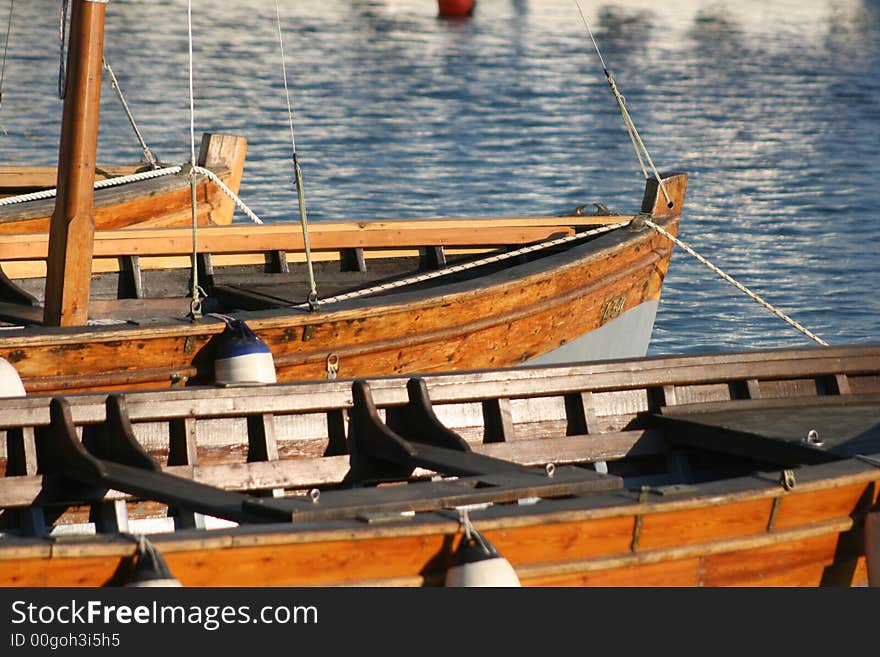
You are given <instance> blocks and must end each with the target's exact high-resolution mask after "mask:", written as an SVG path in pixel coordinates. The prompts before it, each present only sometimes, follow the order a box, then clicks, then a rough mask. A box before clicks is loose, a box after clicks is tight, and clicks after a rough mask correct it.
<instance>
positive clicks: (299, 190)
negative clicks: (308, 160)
mask: <svg viewBox="0 0 880 657" xmlns="http://www.w3.org/2000/svg"><path fill="white" fill-rule="evenodd" d="M275 22H276V24H277V26H278V47H279V50H280V51H281V76H282V78H283V79H284V95H285V98H286V99H287V120H288V124H289V126H290V146H291V149H292V159H293V173H294V179H295V183H296V198H297V203H298V204H299V219H300V223H301V224H302V233H303V246H304V247H305V254H306V269H307V271H308V276H309V296H308V299H309V301H308V303H309V308H311V310H312V311H316V310H318V308H319V305H318V288H317V285H316V283H315V272H314V267H313V266H312V248H311V245H310V244H309V220H308V216H307V214H306V197H305V191H304V190H303V180H302V170H301V169H300V166H299V156H298V155H297V150H296V134H295V132H294V128H293V109H292V107H291V103H290V87H289V86H288V84H287V64H286V62H285V57H284V37H283V35H282V29H281V12H280V10H279V9H278V0H275Z"/></svg>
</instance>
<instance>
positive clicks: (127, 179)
mask: <svg viewBox="0 0 880 657" xmlns="http://www.w3.org/2000/svg"><path fill="white" fill-rule="evenodd" d="M190 170H192V171H194V172H195V173H197V174H201V175H203V176H205V177H206V178H208V179H210V180H211V182H213V183H214V184H215V185H217V187H219V188H220V190H221V191H222V192H223V193H224V194H226V195H227V196H228V197H229V198H231V199H232V200H233V201H234V202H235V205H236V207H238V208H239V209H240V210H241V211H242V212H244V213H245V215H247V217H248V219H250V220H251V221H253V222H254V223H255V224H261V223H263V220H262V219H260V217H258V216H257V215H256V214H255V213H254V211H253V210H251V209H250V208H249V207H248V206H247V204H245V202H244V201H242V200H241V198H240V197H239V196H238V194H236V193H235V192H233V191H232V190H231V189H229V186H228V185H227V184H226V183H224V182H223V180H222V179H221V178H220V176H218V175H217V174H216V173H214V172H213V171H211V170H210V169H206V168H204V167H200V166H195V167H193V166H190V165H189V164H187V165H186V166H173V167H164V168H161V169H152V170H150V171H142V172H140V173H133V174H131V175H128V176H116V177H115V178H106V179H104V180H96V181H95V189H105V188H108V187H118V186H120V185H127V184H129V183H133V182H139V181H141V180H150V179H152V178H161V177H162V176H169V175H174V174H179V173H183V174H184V175H189V172H190ZM57 193H58V190H57V189H56V188H52V189H44V190H41V191H39V192H31V193H29V194H21V195H19V196H7V197H5V198H0V207H3V206H5V205H15V204H17V203H27V202H28V201H41V200H45V199H49V198H54V197H55V196H56V194H57Z"/></svg>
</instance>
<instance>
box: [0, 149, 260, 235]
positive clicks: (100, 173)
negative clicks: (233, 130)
mask: <svg viewBox="0 0 880 657" xmlns="http://www.w3.org/2000/svg"><path fill="white" fill-rule="evenodd" d="M246 152H247V140H246V139H245V138H244V137H237V136H234V135H204V136H203V137H202V144H201V149H200V153H199V159H198V162H197V163H198V165H199V166H201V167H204V168H206V169H209V170H211V171H212V172H213V173H214V174H215V175H216V176H217V177H218V178H220V180H221V181H223V183H224V184H225V185H226V186H227V187H229V189H231V190H232V191H233V192H235V193H238V191H239V187H240V185H241V178H242V174H243V172H244V161H245V155H246ZM165 168H167V167H165ZM148 170H149V167H145V166H144V165H115V166H106V167H97V168H96V171H95V180H99V181H110V180H112V179H114V178H115V179H120V178H123V177H128V176H132V175H136V174H139V173H143V172H144V171H148ZM57 180H58V170H57V168H56V167H34V166H29V167H20V166H0V201H3V199H6V203H7V204H0V234H10V233H48V230H49V221H50V218H51V216H52V212H53V210H54V209H55V198H54V197H49V198H38V199H34V200H27V201H25V202H22V203H10V199H11V198H15V197H19V196H22V195H30V194H32V193H34V192H42V191H45V190H51V189H52V188H54V187H55V185H56V183H57ZM196 195H197V199H198V204H197V208H198V222H199V224H201V225H211V224H216V225H226V224H229V223H231V222H232V217H233V214H234V212H235V202H234V201H233V200H232V199H231V198H230V197H229V196H227V195H226V194H225V193H224V192H223V191H222V190H221V189H220V188H219V187H218V186H217V185H216V184H215V183H213V182H212V181H210V180H208V179H207V178H206V177H205V176H200V177H199V180H198V185H197V189H196ZM93 217H94V220H95V226H96V227H97V228H100V229H112V228H122V227H125V226H138V227H141V228H146V227H158V226H187V225H190V224H191V223H192V199H191V190H190V180H189V177H188V176H180V175H165V176H161V177H157V178H149V179H146V180H133V181H131V182H127V183H125V184H121V185H114V186H110V187H106V188H103V189H99V190H97V191H96V192H95V198H94V212H93Z"/></svg>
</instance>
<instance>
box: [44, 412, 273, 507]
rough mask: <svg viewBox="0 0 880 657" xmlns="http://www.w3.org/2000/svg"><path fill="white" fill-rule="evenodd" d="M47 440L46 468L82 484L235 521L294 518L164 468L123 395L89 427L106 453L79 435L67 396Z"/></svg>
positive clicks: (53, 416) (53, 415)
mask: <svg viewBox="0 0 880 657" xmlns="http://www.w3.org/2000/svg"><path fill="white" fill-rule="evenodd" d="M49 417H50V425H49V429H48V431H47V432H46V434H45V438H46V440H47V444H45V445H44V448H45V449H44V450H43V452H42V454H41V456H42V458H41V462H40V466H41V468H42V470H43V473H44V474H56V475H60V476H61V477H64V478H67V479H70V480H72V481H73V482H76V483H79V484H85V485H87V486H92V487H96V488H100V489H115V490H118V491H122V492H124V493H129V494H131V495H134V496H136V497H139V498H143V499H151V500H156V501H159V502H162V503H164V504H168V505H169V506H176V507H181V508H185V509H189V510H192V511H196V512H198V513H204V514H206V515H210V516H215V517H218V518H225V519H227V520H232V521H233V522H279V521H289V520H290V513H289V512H287V511H285V510H284V509H279V508H272V507H265V506H256V507H253V508H251V507H249V506H248V505H247V501H248V500H249V499H251V497H250V496H249V495H243V494H241V493H236V492H232V491H226V490H222V489H220V488H215V487H213V486H208V485H205V484H201V483H198V482H196V481H191V480H189V479H183V478H181V477H176V476H174V475H171V474H168V473H166V472H162V471H161V468H160V466H159V464H158V463H157V462H156V461H155V460H154V459H153V458H152V457H151V456H150V455H149V454H147V453H146V452H144V451H143V450H142V449H141V448H140V446H139V445H138V444H137V442H136V440H135V439H134V436H133V434H132V433H131V425H130V423H129V421H128V418H127V415H126V414H125V404H124V401H123V400H122V399H121V398H111V399H110V400H109V401H108V420H107V422H105V425H104V427H103V428H102V429H98V430H93V431H89V432H88V433H89V434H90V435H89V438H90V439H89V442H90V443H92V445H93V447H94V448H95V449H97V450H98V452H99V453H101V455H102V457H103V458H101V457H98V456H96V455H94V454H92V453H91V452H90V451H89V450H87V449H86V447H85V445H83V443H82V442H80V440H79V439H78V438H77V435H76V427H75V426H74V424H73V419H72V417H71V413H70V404H69V402H68V401H67V400H66V399H64V398H61V397H56V398H54V399H52V401H51V402H50V404H49Z"/></svg>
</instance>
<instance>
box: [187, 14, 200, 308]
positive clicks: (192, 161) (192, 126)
mask: <svg viewBox="0 0 880 657" xmlns="http://www.w3.org/2000/svg"><path fill="white" fill-rule="evenodd" d="M186 20H187V23H186V24H187V33H188V46H189V138H190V155H189V171H185V173H188V174H189V188H190V199H191V201H192V301H191V302H190V308H191V311H192V318H193V321H198V320H199V319H201V318H202V301H201V298H200V297H199V292H200V288H199V266H198V257H199V256H198V246H199V243H198V230H199V221H198V208H197V199H196V173H195V166H196V116H195V93H194V92H193V31H192V0H189V1H188V2H187V12H186Z"/></svg>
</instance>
